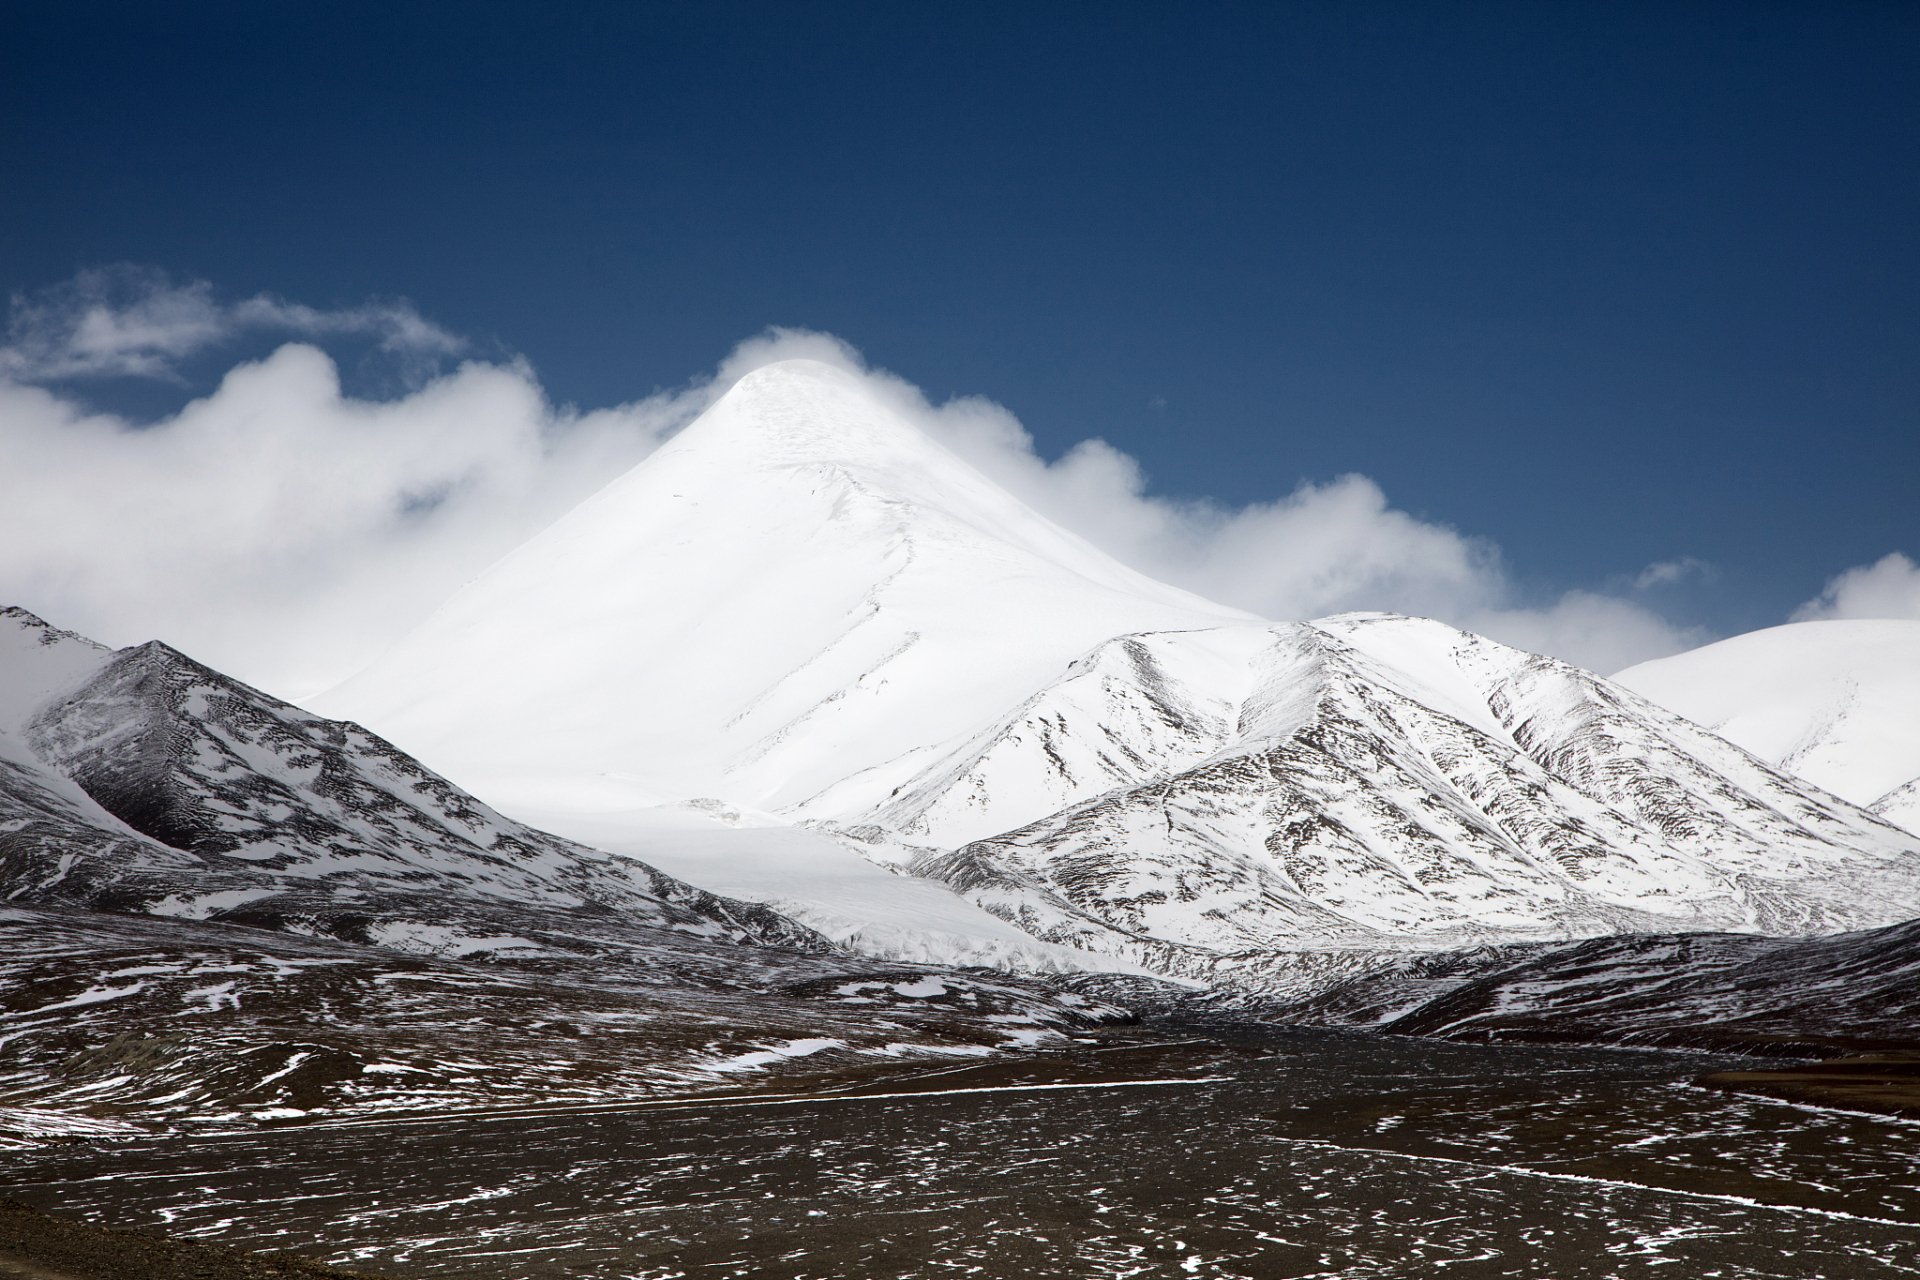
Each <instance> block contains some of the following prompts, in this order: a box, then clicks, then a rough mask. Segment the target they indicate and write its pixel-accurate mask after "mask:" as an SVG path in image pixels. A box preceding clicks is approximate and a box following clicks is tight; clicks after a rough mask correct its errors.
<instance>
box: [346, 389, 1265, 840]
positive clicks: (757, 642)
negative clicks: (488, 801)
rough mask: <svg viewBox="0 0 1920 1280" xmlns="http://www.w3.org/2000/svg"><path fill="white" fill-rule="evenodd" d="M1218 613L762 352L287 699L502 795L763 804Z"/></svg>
mask: <svg viewBox="0 0 1920 1280" xmlns="http://www.w3.org/2000/svg"><path fill="white" fill-rule="evenodd" d="M1245 617H1246V615H1243V614H1238V613H1237V612H1236V611H1233V610H1230V609H1226V608H1223V607H1220V606H1215V605H1211V604H1209V603H1207V602H1206V601H1204V600H1201V599H1199V598H1198V597H1195V596H1192V595H1190V594H1188V593H1186V592H1183V591H1180V590H1177V589H1175V588H1172V587H1169V586H1166V585H1164V584H1161V583H1157V582H1154V581H1153V580H1152V579H1149V578H1146V577H1144V576H1143V575H1141V574H1138V573H1135V572H1134V571H1132V570H1130V569H1128V568H1126V567H1125V566H1123V565H1121V564H1119V563H1118V562H1116V561H1114V560H1113V559H1111V558H1110V557H1107V556H1105V555H1104V554H1102V553H1101V552H1099V551H1097V550H1096V549H1095V548H1093V547H1092V546H1090V545H1089V544H1087V543H1086V542H1085V541H1083V540H1082V539H1080V538H1078V537H1076V536H1074V535H1073V534H1070V533H1068V532H1066V531H1065V530H1063V529H1061V528H1059V527H1058V526H1057V525H1054V524H1053V523H1052V522H1050V521H1048V520H1046V519H1044V518H1043V517H1041V516H1039V515H1038V514H1036V513H1035V512H1033V511H1032V510H1030V509H1029V508H1027V507H1026V506H1025V505H1024V504H1022V503H1020V502H1019V501H1018V500H1017V499H1015V498H1013V497H1012V496H1011V495H1010V494H1008V493H1007V492H1006V491H1005V490H1003V489H1001V488H1000V487H999V486H998V485H995V484H994V483H993V482H992V481H990V480H988V479H987V478H986V477H985V476H983V475H981V474H980V473H979V472H978V471H976V470H975V469H974V468H972V467H971V466H969V465H968V464H967V463H965V462H963V461H962V460H961V459H960V458H958V457H957V456H956V455H954V454H953V453H952V452H950V451H949V450H947V449H946V448H944V447H943V446H941V445H940V444H939V443H937V442H936V441H934V440H933V439H931V438H930V437H929V436H928V435H927V434H926V433H925V432H923V431H921V430H920V429H919V428H918V427H917V426H915V425H914V424H913V423H912V422H910V421H909V420H908V419H907V417H906V415H905V414H904V412H903V411H902V410H901V409H900V408H899V407H898V406H894V405H890V404H888V403H886V402H884V401H883V400H882V399H881V398H880V397H879V396H878V394H877V393H875V392H874V391H872V390H871V389H870V388H869V387H868V386H866V385H865V384H863V383H862V382H860V381H859V380H857V379H855V378H853V377H852V376H850V375H848V374H846V373H843V372H842V371H840V370H838V369H835V368H833V367H831V366H829V365H824V364H819V363H816V362H812V361H787V362H783V363H780V364H776V365H771V366H768V367H766V368H763V369H760V370H757V371H755V372H754V373H752V374H749V375H748V376H747V377H745V378H743V379H742V380H741V381H740V382H739V383H738V384H736V385H735V386H734V387H733V388H732V389H731V390H730V391H728V392H727V394H726V395H725V396H723V397H722V398H721V399H720V400H719V402H718V403H716V404H715V405H714V406H713V407H712V408H711V409H709V410H708V411H707V413H706V414H704V415H703V416H702V417H701V418H700V419H699V420H698V421H696V422H695V423H694V424H693V425H691V426H690V427H688V428H687V429H686V431H684V432H683V433H682V434H681V435H679V436H678V437H676V438H675V439H674V440H672V441H670V442H669V443H668V444H667V445H666V446H664V447H663V448H662V449H660V450H659V451H658V452H657V453H655V454H654V455H653V456H652V457H650V458H648V459H647V460H646V461H645V462H643V463H641V464H640V465H639V466H637V467H636V468H634V469H633V470H632V471H631V472H629V473H628V474H627V475H625V476H623V477H622V478H621V479H619V480H617V481H615V482H614V483H613V484H611V485H609V486H607V488H605V489H604V490H602V491H601V492H600V493H598V494H596V495H595V496H594V497H592V498H591V499H589V500H588V501H586V502H585V503H583V504H581V506H580V507H578V508H576V509H575V510H574V511H573V512H571V513H569V514H568V515H567V516H566V517H564V518H563V519H562V520H560V521H559V522H558V523H556V524H555V525H553V526H552V527H551V528H549V529H547V530H546V531H545V532H543V533H542V534H540V535H539V536H538V537H536V538H534V539H533V540H532V541H530V542H528V543H527V544H526V545H524V546H523V547H521V548H520V549H518V550H517V551H515V552H514V553H513V554H511V555H509V556H508V557H506V558H505V559H504V560H502V561H500V562H499V563H498V564H496V565H494V566H493V567H492V568H491V569H489V570H488V571H487V572H486V573H484V574H483V575H481V576H480V577H479V578H478V579H476V580H475V581H474V582H473V583H471V584H469V586H468V587H467V588H466V589H464V590H463V591H461V592H460V593H459V594H458V595H456V596H455V597H454V598H453V599H452V600H450V601H448V602H447V604H446V605H445V606H444V607H443V608H442V609H440V611H439V612H438V613H436V614H435V615H434V617H433V618H431V619H430V620H429V621H428V622H427V623H426V624H424V625H423V626H422V627H421V628H420V629H419V630H418V631H416V632H415V633H414V634H413V635H412V636H411V637H409V638H408V639H407V640H406V641H404V642H403V643H402V644H401V645H400V646H399V647H397V648H396V649H395V650H394V651H392V652H391V653H389V654H388V655H387V656H386V657H384V658H383V659H381V660H380V661H379V662H377V663H375V664H374V665H373V667H372V668H370V669H369V670H368V671H366V672H364V673H362V674H361V675H360V676H358V677H356V678H355V679H353V680H351V681H349V682H348V683H347V684H345V685H343V686H341V687H340V688H339V689H337V690H334V691H332V692H331V693H329V694H328V695H325V696H323V697H322V698H320V699H317V700H316V701H315V704H314V705H316V706H318V707H321V708H323V709H325V710H327V711H329V712H330V713H338V714H350V715H353V716H355V717H358V718H361V719H363V720H365V721H367V722H369V723H374V724H379V725H380V726H382V729H383V730H384V731H385V732H387V733H389V734H390V735H392V736H393V738H394V739H395V740H396V741H399V742H401V743H402V744H404V745H405V746H406V747H408V749H410V750H412V751H415V752H416V753H418V754H420V755H421V756H422V758H424V759H427V760H429V761H431V762H432V763H434V764H435V765H436V766H437V767H440V768H443V769H445V770H447V771H450V772H452V773H453V774H454V775H455V776H459V777H461V778H463V779H465V780H468V781H469V783H470V785H473V786H475V787H476V788H478V789H480V790H481V791H482V793H483V794H486V795H488V796H489V797H490V798H497V799H499V800H500V801H501V802H503V803H507V802H512V801H514V800H534V801H539V802H546V801H549V800H551V799H552V798H553V797H554V795H555V794H556V792H560V793H571V794H575V795H578V794H579V793H580V789H581V788H582V787H595V788H598V790H599V792H600V795H601V796H602V798H603V799H605V798H610V797H611V796H612V795H613V793H614V792H616V791H619V790H621V788H622V787H623V785H624V786H625V787H626V793H627V800H628V802H629V803H632V802H633V801H634V800H636V799H637V800H644V799H647V798H649V797H650V796H653V797H658V798H662V799H682V798H689V797H695V796H703V795H717V796H724V797H726V798H728V799H730V800H733V801H736V802H739V803H745V804H749V805H753V806H756V807H759V808H764V809H780V808H784V807H787V806H789V805H792V804H795V803H798V802H800V801H803V800H805V799H807V798H808V797H810V796H813V795H815V794H816V793H818V792H820V791H822V790H824V789H825V788H827V787H829V786H832V785H835V784H840V783H843V782H844V780H845V779H846V778H847V777H848V776H849V775H853V774H860V773H863V772H865V771H878V772H877V773H876V774H875V776H874V777H873V778H872V780H871V785H872V787H874V788H878V789H880V790H881V791H882V792H884V790H885V789H886V788H887V787H890V786H892V785H893V784H894V783H895V782H896V781H898V780H899V779H901V778H904V777H906V776H909V775H910V774H911V772H912V768H911V759H912V758H913V757H914V756H915V754H916V753H922V752H925V751H926V750H927V749H928V748H929V747H930V746H936V745H938V744H940V743H943V742H946V741H949V740H952V739H956V738H964V737H965V736H966V735H967V734H969V733H971V732H973V731H975V730H977V729H978V728H979V727H980V725H981V724H983V723H986V722H989V721H991V719H992V718H993V717H994V716H995V715H997V714H998V713H1000V711H1001V710H1002V709H1003V708H1005V707H1006V706H1008V705H1009V704H1012V703H1015V702H1018V701H1019V700H1020V699H1021V698H1023V697H1025V696H1027V695H1028V694H1030V693H1032V692H1033V691H1034V690H1035V689H1038V688H1039V687H1040V686H1041V685H1043V684H1045V683H1046V682H1047V681H1049V680H1050V679H1052V678H1053V677H1055V676H1056V675H1058V674H1059V673H1060V671H1062V670H1063V669H1064V668H1065V667H1066V666H1067V664H1068V663H1070V662H1072V661H1073V660H1074V659H1076V658H1077V657H1079V656H1080V655H1081V654H1083V653H1085V652H1086V651H1087V650H1088V649H1090V648H1092V647H1093V646H1094V645H1096V644H1098V643H1100V642H1101V641H1103V640H1105V639H1107V638H1109V637H1111V636H1114V635H1119V634H1124V633H1127V632H1133V631H1142V630H1166V629H1175V628H1192V627H1211V626H1218V625H1220V624H1221V623H1223V622H1231V621H1236V620H1242V619H1244V618H1245ZM588 691H591V692H588ZM583 695H584V696H583ZM613 775H618V776H613ZM588 779H591V780H595V781H593V782H591V783H589V782H587V781H586V780H588ZM623 779H638V780H644V781H638V782H634V783H630V784H628V783H623Z"/></svg>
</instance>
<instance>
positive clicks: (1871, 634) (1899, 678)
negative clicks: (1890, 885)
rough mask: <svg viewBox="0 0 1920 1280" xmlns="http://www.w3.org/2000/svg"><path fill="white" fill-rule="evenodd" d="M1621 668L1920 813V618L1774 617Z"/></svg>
mask: <svg viewBox="0 0 1920 1280" xmlns="http://www.w3.org/2000/svg"><path fill="white" fill-rule="evenodd" d="M1613 679H1614V681H1615V682H1616V683H1618V684H1622V685H1625V686H1626V687H1627V688H1629V689H1632V690H1633V691H1634V692H1635V693H1638V694H1640V695H1641V696H1642V697H1645V698H1647V699H1649V700H1651V701H1653V702H1657V703H1659V704H1660V705H1661V706H1663V707H1666V708H1667V709H1668V710H1670V711H1676V712H1678V713H1679V714H1681V715H1683V716H1685V717H1686V718H1687V719H1689V720H1692V721H1693V722H1694V723H1696V724H1700V725H1704V726H1706V727H1707V728H1709V729H1711V730H1713V731H1714V732H1715V733H1716V734H1719V735H1720V736H1721V737H1723V738H1725V739H1727V740H1728V741H1729V742H1732V743H1735V744H1737V745H1739V746H1741V747H1744V748H1745V749H1747V750H1748V751H1751V752H1752V753H1753V754H1754V755H1756V756H1759V757H1760V758H1761V759H1762V760H1765V761H1766V762H1767V763H1768V764H1771V765H1773V766H1775V767H1776V768H1779V769H1783V770H1786V771H1787V772H1789V773H1793V774H1797V775H1798V776H1800V777H1802V778H1805V779H1806V780H1807V781H1809V782H1812V783H1814V784H1815V785H1817V786H1820V787H1824V788H1826V789H1827V790H1828V791H1831V792H1833V794H1835V795H1837V796H1839V797H1841V798H1842V799H1844V800H1850V801H1852V802H1853V803H1854V804H1858V805H1868V806H1872V807H1874V809H1875V811H1876V812H1879V813H1880V814H1881V815H1882V816H1884V817H1887V818H1888V819H1889V820H1891V821H1896V822H1903V825H1907V826H1909V827H1912V826H1914V824H1915V822H1916V819H1920V794H1917V793H1920V788H1916V787H1909V786H1908V785H1907V784H1909V783H1913V782H1914V781H1915V780H1916V779H1920V622H1907V621H1893V620H1884V621H1832V622H1796V623H1792V624H1789V625H1787V626H1784V627H1769V628H1767V629H1766V630H1764V631H1753V632H1749V633H1748V634H1746V635H1740V636H1735V637H1733V638H1732V639H1731V640H1722V641H1720V642H1719V643H1717V644H1710V645H1706V646H1704V647H1702V648H1699V649H1693V650H1689V651H1688V652H1686V653H1682V654H1676V655H1675V656H1673V657H1671V658H1661V659H1658V660H1657V661H1654V662H1643V663H1640V664H1639V665H1638V666H1633V667H1628V668H1627V669H1626V670H1625V671H1622V672H1620V673H1619V674H1618V675H1616V676H1614V677H1613ZM1903 789H1904V790H1905V793H1906V794H1905V795H1904V797H1902V796H1900V795H1896V793H1897V792H1900V791H1902V790H1903ZM1883 800H1884V801H1886V803H1885V804H1881V803H1880V802H1881V801H1883Z"/></svg>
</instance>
